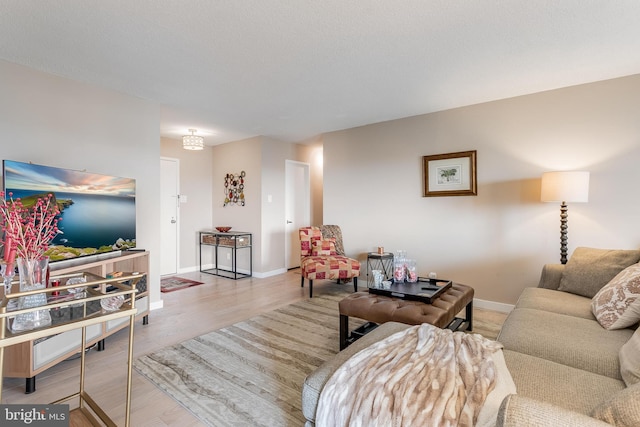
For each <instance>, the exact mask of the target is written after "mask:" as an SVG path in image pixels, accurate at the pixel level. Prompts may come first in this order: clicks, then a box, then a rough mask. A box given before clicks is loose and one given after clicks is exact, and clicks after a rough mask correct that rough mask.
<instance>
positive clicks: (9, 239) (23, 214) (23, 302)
mask: <svg viewBox="0 0 640 427" xmlns="http://www.w3.org/2000/svg"><path fill="white" fill-rule="evenodd" d="M8 196H9V200H7V199H6V198H5V194H4V193H3V192H0V215H1V218H2V220H3V225H2V230H3V232H4V257H5V262H6V263H7V266H6V268H5V270H6V271H13V269H14V264H16V265H17V266H18V278H19V280H20V292H25V291H32V290H37V289H43V288H45V287H47V284H48V283H47V281H48V277H47V276H48V274H47V272H48V264H49V258H48V257H47V256H46V255H45V252H46V251H47V249H48V248H49V244H50V243H51V241H52V240H53V238H54V237H55V235H56V234H57V233H58V215H59V213H60V210H59V208H58V206H57V204H56V202H55V199H54V197H53V195H51V194H48V195H47V196H46V197H34V198H33V200H31V201H30V203H28V204H27V203H24V202H23V201H22V200H21V199H20V198H17V199H15V200H14V199H13V194H12V193H9V194H8ZM46 303H47V297H46V295H45V294H42V293H40V294H35V295H29V296H25V297H20V298H19V299H18V308H19V309H24V308H33V307H39V306H42V305H46ZM50 324H51V315H50V314H49V310H48V309H43V310H35V311H31V312H28V313H23V314H19V315H17V316H16V317H15V318H14V319H13V322H12V323H11V330H12V331H13V332H20V331H26V330H31V329H35V328H40V327H43V326H47V325H50Z"/></svg>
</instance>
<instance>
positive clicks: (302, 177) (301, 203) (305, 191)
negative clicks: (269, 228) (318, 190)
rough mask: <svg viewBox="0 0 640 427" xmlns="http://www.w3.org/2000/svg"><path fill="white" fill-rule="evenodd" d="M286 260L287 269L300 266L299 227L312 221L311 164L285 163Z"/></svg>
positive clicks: (290, 161) (305, 225)
mask: <svg viewBox="0 0 640 427" xmlns="http://www.w3.org/2000/svg"><path fill="white" fill-rule="evenodd" d="M284 198H285V202H284V205H285V260H286V264H287V265H286V267H287V270H289V269H292V268H297V267H300V238H299V237H298V229H299V228H300V227H308V226H309V225H311V224H310V222H311V184H310V175H309V164H308V163H302V162H296V161H293V160H286V163H285V196H284Z"/></svg>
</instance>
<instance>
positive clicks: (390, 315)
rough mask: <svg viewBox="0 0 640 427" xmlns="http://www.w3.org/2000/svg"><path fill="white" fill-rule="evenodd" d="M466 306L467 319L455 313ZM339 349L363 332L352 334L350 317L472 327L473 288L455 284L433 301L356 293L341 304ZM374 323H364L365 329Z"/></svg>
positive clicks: (438, 325) (468, 329) (411, 323)
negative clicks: (458, 316)
mask: <svg viewBox="0 0 640 427" xmlns="http://www.w3.org/2000/svg"><path fill="white" fill-rule="evenodd" d="M463 309H465V317H464V319H461V318H457V317H456V315H457V314H458V313H460V312H461V311H462V310H463ZM339 310H340V350H343V349H344V348H346V347H347V346H348V345H349V344H350V343H351V342H353V341H355V340H356V339H357V338H358V335H360V334H357V333H356V334H351V335H350V334H349V317H357V318H358V319H364V320H368V321H369V322H373V323H375V324H378V323H386V322H399V323H404V324H407V325H419V324H421V323H429V324H431V325H434V326H437V327H439V328H449V329H453V330H467V331H471V330H472V329H473V288H472V287H470V286H466V285H461V284H459V283H453V284H452V285H451V287H450V288H449V289H447V290H446V291H445V292H444V293H443V294H442V295H440V296H439V297H438V298H436V299H435V300H434V301H433V303H432V304H427V303H424V302H419V301H411V300H403V299H399V298H393V297H388V296H383V295H376V294H370V293H369V292H356V293H353V294H351V295H349V296H348V297H346V298H344V299H343V300H342V301H340V303H339ZM373 326H375V325H371V324H365V325H364V329H365V330H366V329H367V328H368V329H371V328H372V327H373Z"/></svg>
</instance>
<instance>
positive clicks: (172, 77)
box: [0, 0, 640, 145]
mask: <svg viewBox="0 0 640 427" xmlns="http://www.w3.org/2000/svg"><path fill="white" fill-rule="evenodd" d="M0 58H2V59H5V60H7V61H10V62H15V63H19V64H23V65H26V66H28V67H31V68H35V69H38V70H42V71H45V72H49V73H53V74H57V75H61V76H65V77H68V78H71V79H74V80H79V81H83V82H88V83H91V84H95V85H98V86H101V87H105V88H109V89H114V90H117V91H119V92H123V93H126V94H130V95H134V96H137V97H141V98H144V99H148V100H152V101H156V102H158V103H160V104H161V105H162V117H161V130H160V132H161V135H162V136H166V137H171V138H178V137H179V136H181V135H183V134H185V133H187V129H188V128H196V129H198V134H201V135H204V136H205V141H206V143H207V144H208V145H214V144H219V143H224V142H229V141H233V140H237V139H242V138H247V137H251V136H255V135H266V136H269V137H273V138H277V139H281V140H284V141H300V140H303V139H307V138H311V137H313V136H316V135H318V134H320V133H323V132H328V131H332V130H339V129H346V128H350V127H354V126H360V125H364V124H368V123H375V122H380V121H385V120H391V119H395V118H400V117H407V116H413V115H417V114H424V113H429V112H433V111H440V110H444V109H448V108H453V107H459V106H464V105H471V104H475V103H480V102H485V101H491V100H496V99H503V98H508V97H512V96H517V95H523V94H528V93H534V92H539V91H544V90H549V89H554V88H558V87H564V86H570V85H575V84H580V83H586V82H592V81H598V80H604V79H609V78H614V77H620V76H625V75H631V74H637V73H640V1H638V0H616V1H610V0H473V1H472V0H459V1H455V0H351V1H345V0H182V1H177V0H101V1H87V0H56V1H41V0H2V2H1V3H0Z"/></svg>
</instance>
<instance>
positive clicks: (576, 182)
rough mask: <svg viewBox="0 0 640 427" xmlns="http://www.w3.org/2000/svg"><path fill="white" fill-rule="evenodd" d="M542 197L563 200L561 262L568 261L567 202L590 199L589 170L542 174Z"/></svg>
mask: <svg viewBox="0 0 640 427" xmlns="http://www.w3.org/2000/svg"><path fill="white" fill-rule="evenodd" d="M540 190H541V191H540V199H541V200H542V201H543V202H561V205H560V262H561V263H562V264H566V263H567V230H568V226H567V218H568V214H567V202H571V203H574V202H578V203H586V202H588V201H589V172H582V171H566V172H545V173H543V174H542V185H541V189H540Z"/></svg>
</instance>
